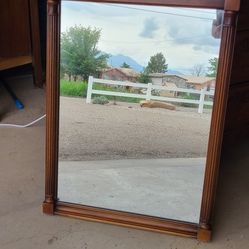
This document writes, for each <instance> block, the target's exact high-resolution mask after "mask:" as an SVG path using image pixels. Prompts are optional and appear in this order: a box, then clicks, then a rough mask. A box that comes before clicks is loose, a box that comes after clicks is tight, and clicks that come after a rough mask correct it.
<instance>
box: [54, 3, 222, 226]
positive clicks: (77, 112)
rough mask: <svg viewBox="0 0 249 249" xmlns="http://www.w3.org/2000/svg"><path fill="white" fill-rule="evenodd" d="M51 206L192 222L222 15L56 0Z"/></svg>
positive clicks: (201, 175) (200, 182)
mask: <svg viewBox="0 0 249 249" xmlns="http://www.w3.org/2000/svg"><path fill="white" fill-rule="evenodd" d="M61 21H62V23H61V66H60V78H61V79H60V125H59V126H60V135H59V178H58V198H59V199H60V200H61V201H64V202H70V203H77V204H83V205H87V206H94V207H101V208H106V209H112V210H120V211H126V212H131V213H138V214H144V215H150V216H157V217H163V218H169V219H175V220H182V221H189V222H194V223H197V222H198V220H199V213H200V205H201V197H202V187H203V179H204V173H205V163H206V155H207V145H208V139H209V130H210V121H211V116H212V106H213V100H214V92H215V86H216V73H217V63H218V54H219V46H220V37H221V24H222V11H216V10H206V9H185V8H168V7H156V6H142V5H139V6H137V5H119V4H107V3H106V4H104V3H89V2H72V1H70V2H67V1H62V14H61Z"/></svg>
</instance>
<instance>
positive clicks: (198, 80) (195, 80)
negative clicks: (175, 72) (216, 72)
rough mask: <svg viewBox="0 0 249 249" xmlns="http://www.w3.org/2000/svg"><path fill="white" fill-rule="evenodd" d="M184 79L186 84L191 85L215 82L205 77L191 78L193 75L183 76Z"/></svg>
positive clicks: (212, 78)
mask: <svg viewBox="0 0 249 249" xmlns="http://www.w3.org/2000/svg"><path fill="white" fill-rule="evenodd" d="M183 77H184V79H186V80H187V83H191V84H204V83H207V82H209V81H212V80H215V78H214V77H205V76H193V75H184V76H183Z"/></svg>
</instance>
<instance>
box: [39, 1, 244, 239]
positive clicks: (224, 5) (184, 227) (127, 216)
mask: <svg viewBox="0 0 249 249" xmlns="http://www.w3.org/2000/svg"><path fill="white" fill-rule="evenodd" d="M90 2H110V3H112V2H114V3H129V4H147V5H160V6H178V7H193V8H194V7H196V8H197V7H198V8H200V7H202V8H211V9H216V8H218V9H224V23H223V27H222V39H221V49H220V57H219V66H218V75H217V83H216V85H217V87H216V93H215V98H214V106H213V115H212V120H211V130H210V137H209V144H208V154H207V162H206V170H205V179H204V188H203V195H202V205H201V213H200V220H199V223H198V224H195V223H189V222H183V221H176V220H170V219H164V218H158V217H152V216H146V215H138V214H132V213H127V212H121V211H113V210H107V209H100V208H97V207H89V206H84V205H77V204H70V203H64V202H61V201H58V199H57V187H58V137H59V132H58V129H59V128H58V122H59V63H60V61H59V37H60V4H61V1H60V0H48V6H47V8H48V16H47V25H48V31H47V32H48V33H47V120H46V122H47V130H46V186H45V200H44V203H43V212H44V213H46V214H51V215H52V214H58V215H63V216H68V217H77V218H81V219H85V220H94V221H102V222H106V223H111V224H119V225H123V226H128V227H136V228H142V229H146V230H151V231H159V232H165V233H169V234H175V235H182V236H185V237H191V238H197V239H199V240H202V241H209V240H210V239H211V231H212V217H213V207H214V203H215V191H216V184H217V178H218V172H219V164H220V151H221V146H222V138H223V130H224V121H225V113H226V106H227V98H228V91H229V82H230V75H231V67H232V63H233V60H232V58H233V52H234V40H235V34H236V27H237V18H238V11H239V7H240V1H236V0H189V1H186V0H135V1H134V0H104V1H103V0H102V1H100V0H99V1H96V0H95V1H90Z"/></svg>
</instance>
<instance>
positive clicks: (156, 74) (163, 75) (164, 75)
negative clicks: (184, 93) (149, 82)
mask: <svg viewBox="0 0 249 249" xmlns="http://www.w3.org/2000/svg"><path fill="white" fill-rule="evenodd" d="M149 76H150V77H154V78H165V77H178V78H180V79H185V78H184V77H181V76H179V75H176V74H166V73H150V74H149Z"/></svg>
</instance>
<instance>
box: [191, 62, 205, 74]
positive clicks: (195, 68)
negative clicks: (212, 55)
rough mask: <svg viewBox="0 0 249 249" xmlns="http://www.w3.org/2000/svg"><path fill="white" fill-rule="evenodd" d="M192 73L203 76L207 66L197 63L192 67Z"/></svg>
mask: <svg viewBox="0 0 249 249" xmlns="http://www.w3.org/2000/svg"><path fill="white" fill-rule="evenodd" d="M191 71H192V75H195V76H201V75H205V71H206V70H205V66H204V65H203V64H195V65H194V66H193V68H192V70H191Z"/></svg>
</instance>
